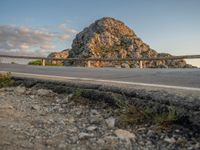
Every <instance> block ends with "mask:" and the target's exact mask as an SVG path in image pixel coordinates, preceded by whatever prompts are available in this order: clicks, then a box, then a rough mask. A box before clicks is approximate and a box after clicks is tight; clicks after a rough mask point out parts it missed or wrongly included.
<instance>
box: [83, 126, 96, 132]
mask: <svg viewBox="0 0 200 150" xmlns="http://www.w3.org/2000/svg"><path fill="white" fill-rule="evenodd" d="M96 129H97V127H96V126H89V127H87V129H86V130H87V131H94V130H96Z"/></svg>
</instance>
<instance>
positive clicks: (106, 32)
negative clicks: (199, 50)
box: [68, 17, 193, 68]
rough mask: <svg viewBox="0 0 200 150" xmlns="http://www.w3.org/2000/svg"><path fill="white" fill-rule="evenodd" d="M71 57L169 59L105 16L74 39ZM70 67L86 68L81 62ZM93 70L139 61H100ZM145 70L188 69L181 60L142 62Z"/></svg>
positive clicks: (189, 66) (123, 25)
mask: <svg viewBox="0 0 200 150" xmlns="http://www.w3.org/2000/svg"><path fill="white" fill-rule="evenodd" d="M68 52H69V56H68V57H70V58H152V57H161V56H162V57H169V56H171V55H170V54H167V53H158V52H156V51H155V50H153V49H151V47H150V46H149V45H147V44H146V43H144V42H143V41H142V40H141V39H140V38H139V37H137V35H136V34H135V33H134V31H133V30H131V29H130V28H129V27H127V26H126V25H125V24H124V23H123V22H121V21H119V20H116V19H114V18H110V17H104V18H102V19H99V20H97V21H95V22H94V23H92V24H91V25H90V26H89V27H86V28H85V29H84V30H83V31H81V32H80V33H78V34H77V35H76V37H75V39H74V40H73V43H72V49H71V50H68ZM72 65H76V66H85V65H86V64H85V63H83V62H73V63H72ZM91 66H94V67H105V66H109V67H116V66H118V67H120V66H121V67H134V68H137V67H138V66H139V64H138V62H102V61H93V62H91ZM145 66H146V67H148V68H158V67H159V68H167V67H170V68H191V67H193V66H192V65H189V64H187V63H186V62H185V61H184V60H167V61H150V62H145Z"/></svg>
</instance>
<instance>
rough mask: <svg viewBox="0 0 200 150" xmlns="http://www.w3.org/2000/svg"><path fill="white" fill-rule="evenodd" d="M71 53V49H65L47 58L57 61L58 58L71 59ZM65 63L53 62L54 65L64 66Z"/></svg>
mask: <svg viewBox="0 0 200 150" xmlns="http://www.w3.org/2000/svg"><path fill="white" fill-rule="evenodd" d="M69 51H70V49H65V50H63V51H61V52H53V53H51V54H49V55H48V56H47V58H50V59H56V58H63V59H66V58H68V57H69ZM63 63H64V62H63V61H56V60H53V61H52V64H63Z"/></svg>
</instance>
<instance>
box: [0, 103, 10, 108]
mask: <svg viewBox="0 0 200 150" xmlns="http://www.w3.org/2000/svg"><path fill="white" fill-rule="evenodd" d="M0 109H13V106H12V105H9V104H4V105H2V106H0Z"/></svg>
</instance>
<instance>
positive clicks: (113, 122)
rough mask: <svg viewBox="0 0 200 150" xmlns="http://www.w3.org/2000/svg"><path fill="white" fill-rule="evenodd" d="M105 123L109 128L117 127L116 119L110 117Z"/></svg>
mask: <svg viewBox="0 0 200 150" xmlns="http://www.w3.org/2000/svg"><path fill="white" fill-rule="evenodd" d="M105 121H106V124H107V125H108V127H109V128H113V127H114V126H115V118H113V117H110V118H108V119H106V120H105Z"/></svg>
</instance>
